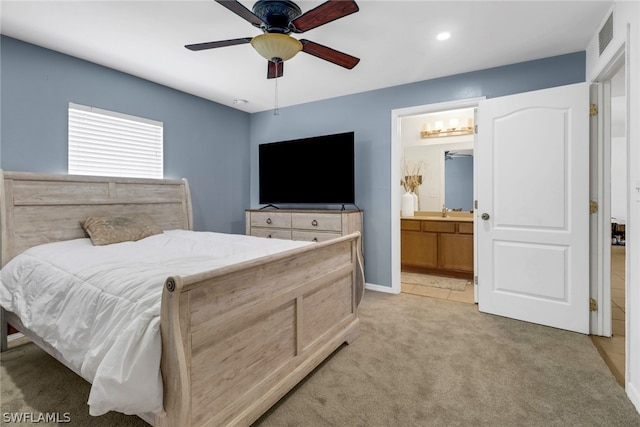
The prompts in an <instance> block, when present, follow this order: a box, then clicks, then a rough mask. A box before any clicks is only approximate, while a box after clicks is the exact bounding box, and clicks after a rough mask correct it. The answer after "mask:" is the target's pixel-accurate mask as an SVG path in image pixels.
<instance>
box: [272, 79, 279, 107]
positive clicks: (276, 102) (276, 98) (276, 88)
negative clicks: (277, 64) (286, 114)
mask: <svg viewBox="0 0 640 427" xmlns="http://www.w3.org/2000/svg"><path fill="white" fill-rule="evenodd" d="M273 80H275V101H274V105H273V115H274V116H279V115H280V109H279V108H278V77H276V78H275V79H273Z"/></svg>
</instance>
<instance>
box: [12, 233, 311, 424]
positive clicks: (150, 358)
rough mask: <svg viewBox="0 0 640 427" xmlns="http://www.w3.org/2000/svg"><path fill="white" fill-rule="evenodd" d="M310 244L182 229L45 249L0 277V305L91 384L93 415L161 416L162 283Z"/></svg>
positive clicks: (24, 256) (23, 257)
mask: <svg viewBox="0 0 640 427" xmlns="http://www.w3.org/2000/svg"><path fill="white" fill-rule="evenodd" d="M308 244H311V243H308V242H298V241H288V240H277V239H264V238H258V237H251V236H244V235H234V234H221V233H212V232H193V231H184V230H169V231H165V232H164V233H162V234H158V235H155V236H151V237H147V238H145V239H142V240H139V241H137V242H124V243H117V244H112V245H107V246H93V245H92V244H91V241H90V240H89V239H77V240H70V241H65V242H57V243H49V244H45V245H40V246H37V247H34V248H31V249H28V250H27V251H25V252H24V253H22V254H20V255H18V256H17V257H15V258H14V259H12V260H11V261H10V262H9V263H7V265H6V266H5V267H4V268H3V269H2V271H1V281H0V305H1V306H2V307H3V308H4V309H6V310H8V311H11V312H13V313H15V314H16V315H18V316H19V317H20V319H21V321H22V323H23V325H24V326H25V327H26V328H28V329H29V330H30V331H32V332H33V333H35V334H36V335H38V336H39V337H40V338H42V339H43V340H44V341H46V342H47V343H48V344H49V345H51V346H52V347H53V348H54V349H55V350H56V351H57V352H58V353H59V354H60V355H61V357H62V358H63V359H64V361H65V362H66V363H67V365H69V366H71V367H72V368H73V369H74V370H75V371H76V372H78V373H79V374H80V375H82V376H83V377H84V378H85V379H86V380H88V381H89V382H91V383H92V386H91V392H90V395H89V399H88V404H89V407H90V408H89V412H90V414H91V415H102V414H104V413H106V412H108V411H118V412H122V413H125V414H140V413H147V412H158V411H160V410H161V409H162V395H163V393H162V378H161V375H160V356H161V338H160V303H161V296H162V288H163V285H164V281H165V279H166V278H167V277H169V276H173V275H182V276H185V275H190V274H194V273H200V272H204V271H209V270H213V269H216V268H220V267H224V266H227V265H231V264H235V263H238V262H242V261H246V260H249V259H255V258H259V257H262V256H267V255H271V254H274V253H278V252H282V251H286V250H289V249H294V248H297V247H300V246H304V245H308Z"/></svg>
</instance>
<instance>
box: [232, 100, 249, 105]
mask: <svg viewBox="0 0 640 427" xmlns="http://www.w3.org/2000/svg"><path fill="white" fill-rule="evenodd" d="M233 103H234V104H248V103H249V101H247V100H246V99H234V100H233Z"/></svg>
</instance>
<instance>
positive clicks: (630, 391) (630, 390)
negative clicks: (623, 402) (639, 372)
mask: <svg viewBox="0 0 640 427" xmlns="http://www.w3.org/2000/svg"><path fill="white" fill-rule="evenodd" d="M627 396H629V400H631V403H633V404H634V406H635V407H636V411H638V413H639V414H640V392H639V391H638V389H637V388H635V387H634V385H633V384H631V383H627Z"/></svg>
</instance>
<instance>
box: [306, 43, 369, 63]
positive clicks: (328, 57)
mask: <svg viewBox="0 0 640 427" xmlns="http://www.w3.org/2000/svg"><path fill="white" fill-rule="evenodd" d="M300 43H302V51H303V52H306V53H308V54H309V55H313V56H317V57H318V58H320V59H324V60H325V61H329V62H333V63H334V64H336V65H339V66H341V67H344V68H348V69H349V70H350V69H352V68H353V67H355V66H356V65H358V62H360V58H356V57H355V56H351V55H347V54H346V53H342V52H339V51H337V50H335V49H331V48H330V47H326V46H323V45H321V44H318V43H315V42H312V41H309V40H305V39H302V40H300Z"/></svg>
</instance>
